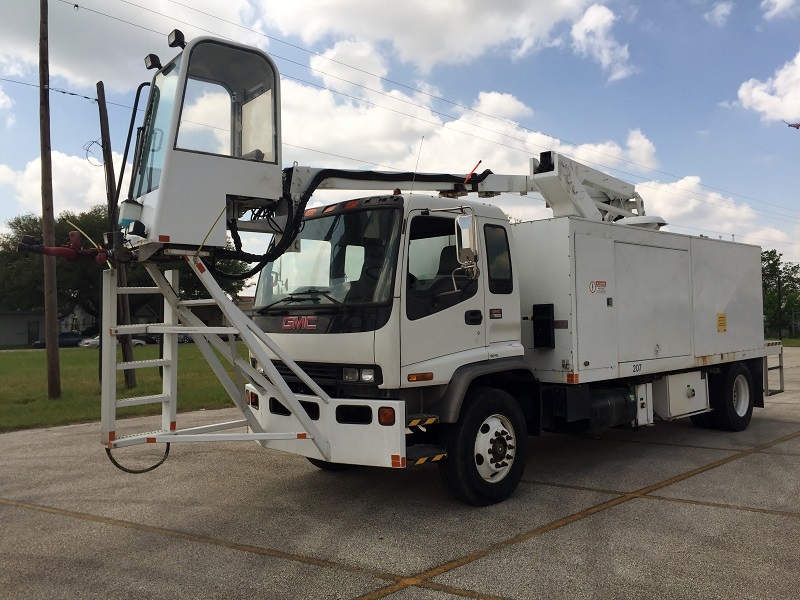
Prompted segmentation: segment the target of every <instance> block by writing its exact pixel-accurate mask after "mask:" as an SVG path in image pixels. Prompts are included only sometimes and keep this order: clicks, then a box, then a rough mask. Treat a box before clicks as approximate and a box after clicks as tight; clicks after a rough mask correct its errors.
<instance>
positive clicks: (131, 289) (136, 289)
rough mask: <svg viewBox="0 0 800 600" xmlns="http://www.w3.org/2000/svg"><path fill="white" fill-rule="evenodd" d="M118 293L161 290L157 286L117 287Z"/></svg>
mask: <svg viewBox="0 0 800 600" xmlns="http://www.w3.org/2000/svg"><path fill="white" fill-rule="evenodd" d="M117 293H118V294H160V293H161V290H160V289H158V288H157V287H133V286H131V287H118V288H117Z"/></svg>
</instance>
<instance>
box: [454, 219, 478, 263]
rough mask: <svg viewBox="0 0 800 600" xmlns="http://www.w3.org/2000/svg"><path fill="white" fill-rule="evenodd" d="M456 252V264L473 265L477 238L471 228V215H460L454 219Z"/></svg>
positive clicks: (473, 229) (476, 250)
mask: <svg viewBox="0 0 800 600" xmlns="http://www.w3.org/2000/svg"><path fill="white" fill-rule="evenodd" d="M456 252H457V254H458V262H459V263H461V264H462V265H466V266H471V265H474V264H475V259H476V257H477V253H478V238H477V235H476V233H475V228H474V227H473V218H472V215H461V216H459V217H457V218H456Z"/></svg>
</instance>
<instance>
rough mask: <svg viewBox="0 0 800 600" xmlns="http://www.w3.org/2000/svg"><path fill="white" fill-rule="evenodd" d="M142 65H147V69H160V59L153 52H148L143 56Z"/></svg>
mask: <svg viewBox="0 0 800 600" xmlns="http://www.w3.org/2000/svg"><path fill="white" fill-rule="evenodd" d="M144 66H145V67H147V70H148V71H149V70H151V69H160V68H161V59H160V58H158V56H157V55H155V54H148V55H147V56H145V57H144Z"/></svg>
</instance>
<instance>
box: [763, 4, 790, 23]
mask: <svg viewBox="0 0 800 600" xmlns="http://www.w3.org/2000/svg"><path fill="white" fill-rule="evenodd" d="M797 7H798V0H761V10H763V11H764V18H765V19H767V20H770V19H774V18H776V17H786V16H792V15H794V14H796V11H797Z"/></svg>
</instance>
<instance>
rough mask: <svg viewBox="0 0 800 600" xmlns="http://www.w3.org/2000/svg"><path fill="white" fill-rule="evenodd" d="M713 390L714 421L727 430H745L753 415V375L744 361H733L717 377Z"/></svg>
mask: <svg viewBox="0 0 800 600" xmlns="http://www.w3.org/2000/svg"><path fill="white" fill-rule="evenodd" d="M715 383H716V385H715V386H714V389H712V390H711V392H712V398H711V400H712V401H711V405H712V406H713V407H714V412H713V413H712V414H713V415H714V422H715V423H716V425H717V427H719V428H720V429H724V430H726V431H743V430H745V429H747V426H748V425H749V424H750V419H751V418H752V417H753V401H754V399H755V392H754V390H753V376H752V375H751V374H750V370H749V369H748V368H747V366H746V365H744V364H743V363H733V364H732V365H731V366H730V367H729V368H728V369H727V370H726V371H725V372H723V373H720V377H718V378H716V382H715Z"/></svg>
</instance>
